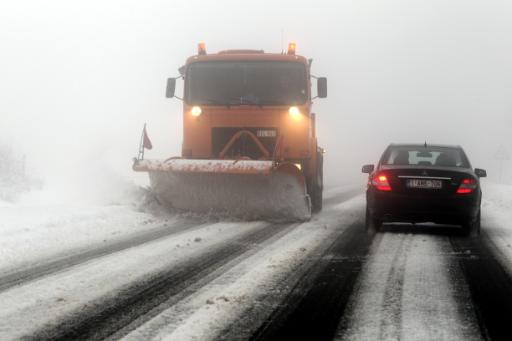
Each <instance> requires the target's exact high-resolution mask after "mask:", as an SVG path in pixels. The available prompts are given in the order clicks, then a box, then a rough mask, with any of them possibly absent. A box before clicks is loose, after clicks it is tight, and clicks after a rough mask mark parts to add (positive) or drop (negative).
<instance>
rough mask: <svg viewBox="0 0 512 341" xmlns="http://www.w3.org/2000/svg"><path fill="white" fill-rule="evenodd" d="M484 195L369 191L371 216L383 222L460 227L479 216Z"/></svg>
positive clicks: (368, 200) (476, 193)
mask: <svg viewBox="0 0 512 341" xmlns="http://www.w3.org/2000/svg"><path fill="white" fill-rule="evenodd" d="M480 196H481V195H480V193H479V192H475V193H474V194H470V195H456V194H453V195H450V196H442V197H439V196H414V195H407V194H400V193H392V192H381V191H377V190H374V189H369V190H368V191H367V203H368V209H369V213H370V214H371V215H372V216H373V217H374V218H376V219H379V220H382V221H389V222H414V223H420V222H433V223H439V224H459V223H461V221H462V220H464V219H471V218H475V217H476V216H477V215H478V212H479V210H480Z"/></svg>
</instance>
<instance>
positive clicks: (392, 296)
mask: <svg viewBox="0 0 512 341" xmlns="http://www.w3.org/2000/svg"><path fill="white" fill-rule="evenodd" d="M411 245H412V236H411V235H405V236H404V237H403V238H401V239H400V243H399V245H398V246H397V247H396V249H395V250H396V251H395V255H394V256H393V260H392V261H391V268H390V269H389V273H388V276H387V279H386V287H385V289H384V295H383V298H382V303H381V309H382V314H383V315H384V316H387V317H388V319H382V320H381V322H380V328H379V340H386V339H395V340H400V339H401V337H400V336H401V335H400V333H401V331H402V294H403V286H404V276H405V265H406V262H407V253H409V251H410V249H411Z"/></svg>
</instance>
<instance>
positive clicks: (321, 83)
mask: <svg viewBox="0 0 512 341" xmlns="http://www.w3.org/2000/svg"><path fill="white" fill-rule="evenodd" d="M316 92H317V97H318V98H326V97H327V78H325V77H318V78H317V79H316Z"/></svg>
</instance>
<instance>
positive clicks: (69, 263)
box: [0, 221, 205, 292]
mask: <svg viewBox="0 0 512 341" xmlns="http://www.w3.org/2000/svg"><path fill="white" fill-rule="evenodd" d="M178 224H180V225H177V226H176V224H173V225H170V226H169V225H164V226H161V227H159V228H156V229H152V230H151V231H148V232H144V233H138V234H136V235H131V236H128V237H126V238H123V239H121V240H117V241H114V242H110V243H108V244H106V245H101V246H97V245H96V246H93V247H92V248H88V249H87V250H80V251H77V252H75V253H73V254H71V255H65V256H61V257H57V258H52V259H46V260H41V261H39V262H38V264H37V265H34V266H32V267H29V268H24V269H21V270H18V271H15V272H10V273H8V274H6V275H3V276H2V277H0V292H2V291H5V290H7V289H9V288H12V287H13V286H16V285H21V284H24V283H27V282H30V281H33V280H36V279H39V278H41V277H44V276H48V275H51V274H53V273H57V272H59V271H62V270H65V269H68V268H70V267H73V266H76V265H79V264H82V263H85V262H88V261H91V260H94V259H97V258H101V257H104V256H107V255H110V254H112V253H115V252H120V251H123V250H126V249H129V248H133V247H137V246H140V245H143V244H146V243H150V242H154V241H156V240H158V239H162V238H166V237H169V236H171V235H174V234H178V233H181V232H184V231H187V230H189V229H191V228H200V227H202V226H204V225H205V224H201V223H197V222H196V223H192V222H185V221H182V222H178Z"/></svg>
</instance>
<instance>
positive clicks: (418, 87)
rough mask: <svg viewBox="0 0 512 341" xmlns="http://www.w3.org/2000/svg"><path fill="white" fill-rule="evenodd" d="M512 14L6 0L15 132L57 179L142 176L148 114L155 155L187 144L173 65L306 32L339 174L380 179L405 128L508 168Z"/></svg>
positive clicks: (1, 109)
mask: <svg viewBox="0 0 512 341" xmlns="http://www.w3.org/2000/svg"><path fill="white" fill-rule="evenodd" d="M511 18H512V2H511V1H506V0H502V1H499V0H486V1H476V0H464V1H463V0H425V1H419V0H392V1H383V0H380V1H379V0H373V1H370V0H354V1H318V0H317V1H297V0H294V1H262V0H260V1H252V2H247V1H225V0H224V1H105V0H102V1H92V0H89V1H51V0H50V1H19V0H16V1H14V0H12V1H6V0H4V1H2V2H1V3H0V49H1V50H0V52H1V53H0V93H1V95H0V143H2V144H9V145H11V146H13V148H15V149H16V150H20V151H23V152H24V153H26V154H27V157H28V160H29V162H30V163H31V165H32V167H33V169H34V170H35V171H36V172H37V173H38V174H39V175H40V176H42V177H44V178H45V179H46V180H47V183H49V184H56V183H58V182H61V183H62V182H67V183H69V184H74V185H77V183H78V182H86V183H87V184H88V185H89V184H91V182H87V181H85V179H91V178H93V179H98V181H99V179H100V178H102V176H103V174H104V171H105V172H106V173H108V174H111V175H112V176H114V177H117V176H118V177H121V178H123V179H127V180H132V179H135V178H134V177H133V174H132V172H131V169H130V167H131V157H133V156H135V155H136V152H137V147H138V139H139V134H140V129H141V128H142V125H143V123H144V122H147V123H148V129H149V133H150V136H151V138H152V140H153V145H154V146H155V148H154V150H153V151H151V152H150V153H149V156H150V157H166V156H171V155H178V154H179V152H180V149H181V103H180V102H179V101H178V100H168V99H166V98H165V97H164V92H165V80H166V78H167V77H169V76H175V75H177V68H178V67H179V66H181V65H182V64H183V63H184V61H185V59H186V58H187V57H188V56H190V55H192V54H195V53H196V46H197V43H198V42H200V41H204V42H206V46H207V49H208V51H210V52H216V51H219V50H223V49H227V48H253V49H264V50H265V51H268V52H279V51H280V50H281V48H282V45H283V43H284V44H286V43H287V42H288V41H295V42H296V43H297V50H298V53H299V54H302V55H304V56H306V57H308V58H313V59H314V63H313V73H314V74H315V75H318V76H326V77H328V80H329V97H328V98H327V99H324V100H317V101H315V112H317V114H318V130H319V133H318V135H319V140H320V143H321V144H322V145H323V146H324V147H325V148H326V149H327V155H326V158H327V160H326V167H327V169H326V177H327V178H328V181H329V182H331V183H333V182H346V181H353V180H354V179H364V176H363V175H361V174H360V173H359V172H360V166H361V165H362V164H363V163H375V162H376V161H377V159H378V157H379V156H380V153H381V152H382V151H383V150H384V148H385V147H386V145H387V144H389V143H391V142H420V143H422V142H424V141H427V142H432V143H448V144H460V145H462V146H463V147H464V148H465V149H466V151H467V153H468V154H469V157H470V159H471V160H472V162H473V165H474V166H478V167H481V168H487V169H488V171H489V172H490V175H491V177H493V176H496V173H497V171H498V162H497V160H495V158H494V154H495V152H496V150H497V149H498V146H499V145H504V146H505V147H506V148H507V149H509V150H510V151H511V152H512V142H511V141H510V135H511V134H510V130H511V128H512V99H511V96H510V94H511V90H512V63H511V60H512V58H511V52H512V36H511V32H512V20H510V19H511ZM510 169H512V167H510V166H509V165H506V169H505V172H506V174H508V175H510V174H511V172H510ZM137 181H141V180H140V178H137Z"/></svg>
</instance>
